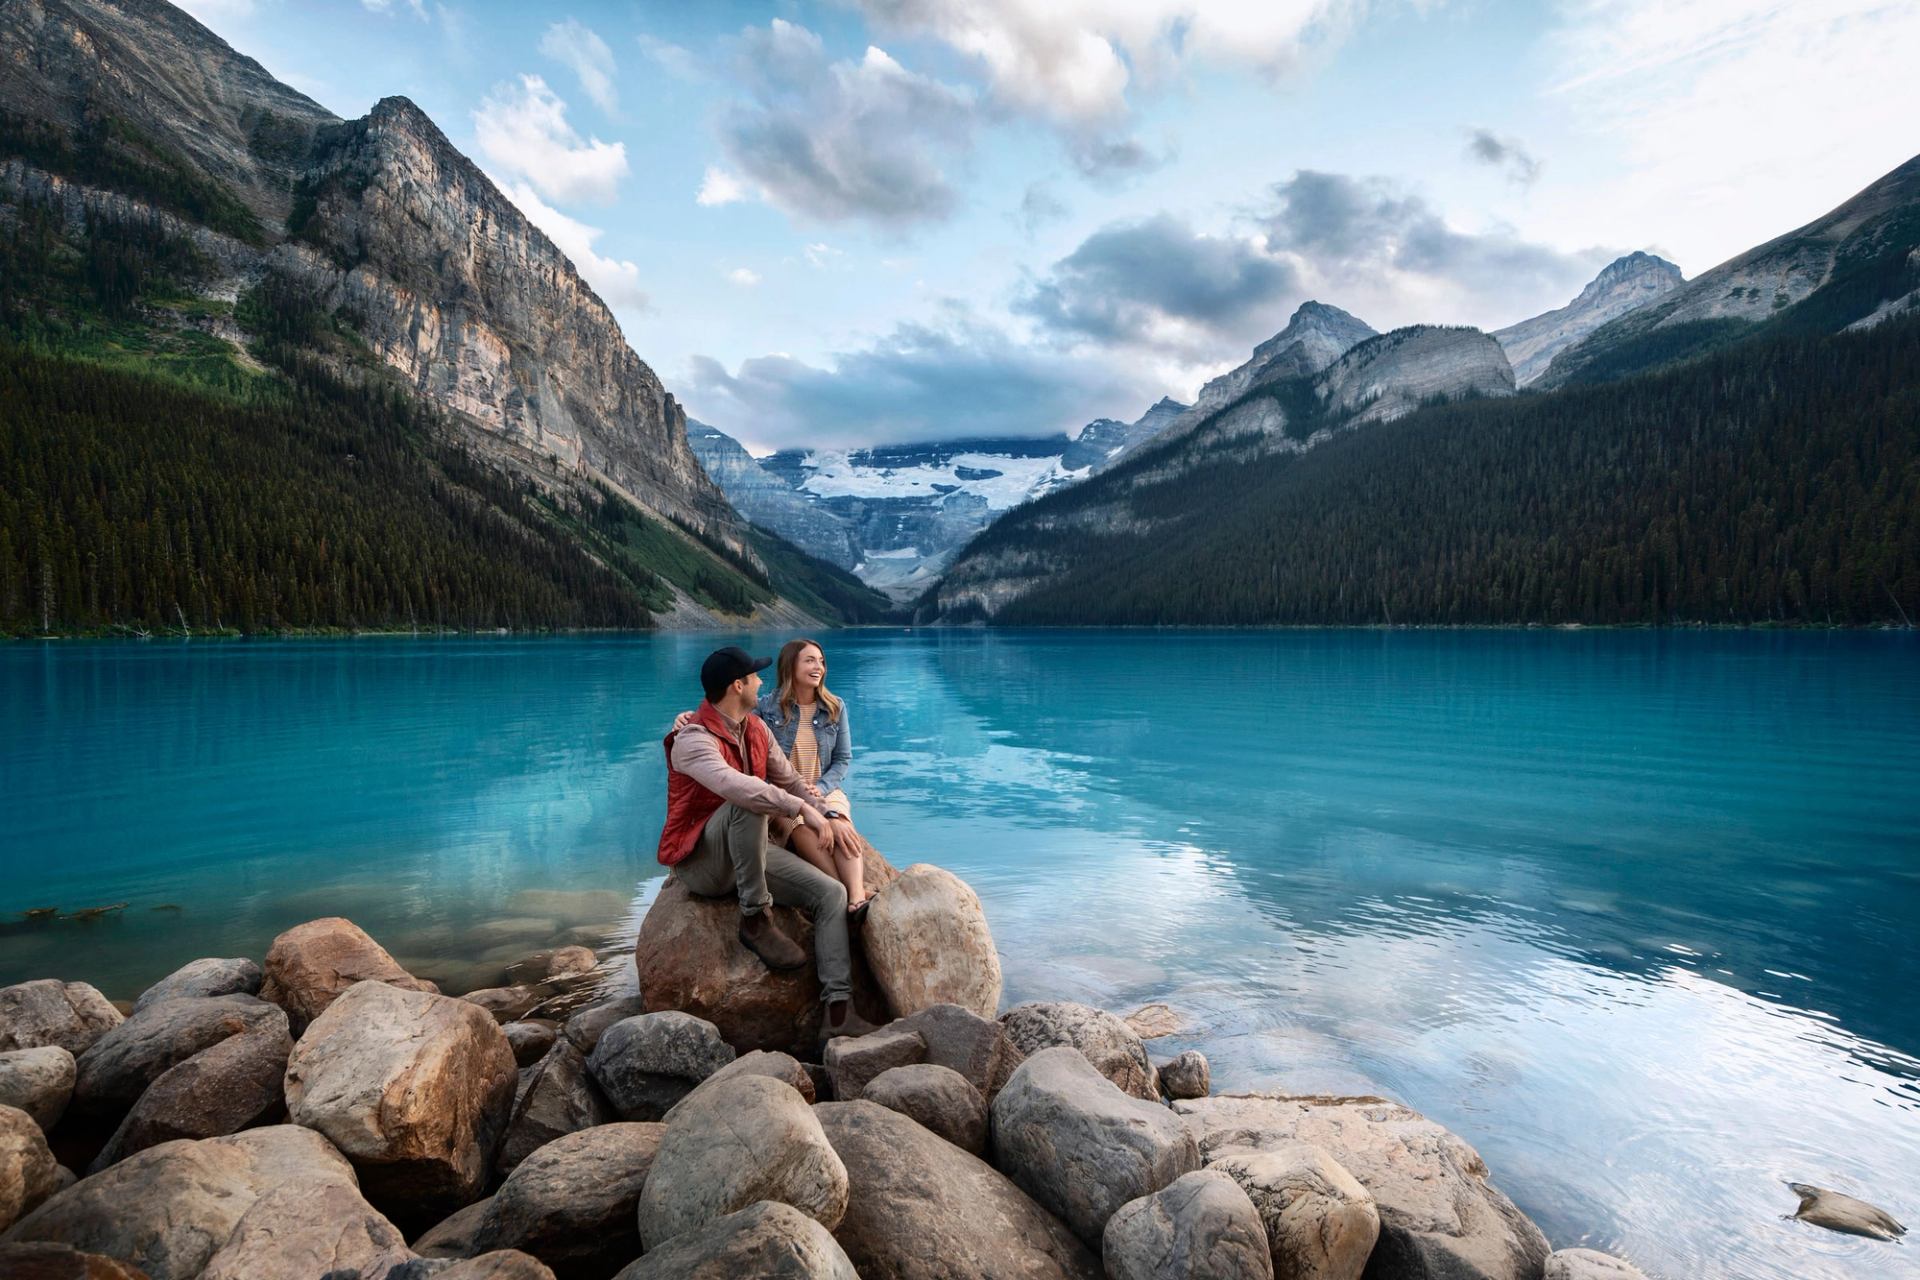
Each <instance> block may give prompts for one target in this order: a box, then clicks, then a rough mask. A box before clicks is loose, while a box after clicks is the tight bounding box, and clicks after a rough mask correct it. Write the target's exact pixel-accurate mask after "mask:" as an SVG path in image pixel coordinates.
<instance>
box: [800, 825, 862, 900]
mask: <svg viewBox="0 0 1920 1280" xmlns="http://www.w3.org/2000/svg"><path fill="white" fill-rule="evenodd" d="M850 830H852V824H851V823H848V824H847V825H846V826H845V827H844V828H843V829H842V830H841V831H840V832H838V833H837V835H838V838H837V839H835V840H834V842H833V863H834V874H835V875H837V876H839V877H840V883H841V884H843V885H845V886H846V887H847V909H848V910H849V911H851V910H852V909H853V908H854V907H857V906H859V905H860V904H861V903H862V902H864V901H866V897H867V887H866V886H867V864H866V860H865V859H864V858H862V857H861V856H860V844H861V842H860V838H859V836H858V835H855V837H854V838H853V839H851V840H849V839H847V838H846V832H847V831H850ZM809 834H811V832H809Z"/></svg>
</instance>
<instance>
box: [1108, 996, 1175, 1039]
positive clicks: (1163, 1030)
mask: <svg viewBox="0 0 1920 1280" xmlns="http://www.w3.org/2000/svg"><path fill="white" fill-rule="evenodd" d="M1121 1021H1122V1022H1124V1023H1126V1024H1127V1025H1128V1026H1129V1027H1131V1028H1133V1034H1135V1035H1137V1036H1139V1037H1140V1038H1141V1039H1142V1040H1158V1039H1159V1038H1160V1037H1162V1036H1170V1035H1173V1034H1174V1033H1175V1032H1177V1031H1179V1030H1180V1029H1181V1028H1182V1027H1184V1026H1186V1025H1187V1020H1186V1019H1185V1018H1183V1017H1181V1016H1180V1015H1179V1014H1177V1013H1175V1012H1174V1011H1173V1008H1172V1006H1170V1005H1165V1004H1161V1003H1159V1002H1158V1001H1155V1002H1154V1003H1153V1004H1143V1005H1141V1006H1140V1007H1139V1008H1138V1009H1135V1010H1134V1011H1133V1012H1132V1013H1130V1014H1128V1015H1127V1016H1126V1017H1124V1018H1122V1019H1121Z"/></svg>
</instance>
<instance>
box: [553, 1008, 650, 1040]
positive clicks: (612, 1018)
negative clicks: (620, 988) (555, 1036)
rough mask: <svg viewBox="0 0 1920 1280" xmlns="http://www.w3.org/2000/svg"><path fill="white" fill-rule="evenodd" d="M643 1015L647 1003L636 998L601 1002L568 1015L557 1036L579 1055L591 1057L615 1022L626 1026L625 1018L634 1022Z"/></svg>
mask: <svg viewBox="0 0 1920 1280" xmlns="http://www.w3.org/2000/svg"><path fill="white" fill-rule="evenodd" d="M646 1011H647V1004H646V1001H644V1000H642V999H641V998H640V997H639V996H621V997H619V998H618V999H615V1000H602V1001H600V1002H598V1003H597V1004H590V1005H588V1006H587V1007H586V1008H584V1009H579V1010H576V1011H575V1012H574V1013H572V1014H571V1015H569V1016H568V1018H567V1020H566V1022H565V1023H564V1024H562V1025H561V1028H560V1034H561V1035H563V1036H565V1037H566V1038H567V1040H568V1041H569V1042H570V1043H571V1044H572V1045H573V1047H574V1048H576V1049H578V1050H579V1051H580V1052H581V1053H592V1052H593V1051H594V1048H595V1047H596V1046H597V1045H598V1044H599V1043H600V1037H601V1036H603V1035H605V1034H606V1031H607V1028H608V1027H611V1026H612V1025H614V1024H615V1023H616V1022H625V1021H626V1020H627V1019H628V1018H637V1017H639V1016H640V1015H641V1014H643V1013H645V1012H646Z"/></svg>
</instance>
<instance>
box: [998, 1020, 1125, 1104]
mask: <svg viewBox="0 0 1920 1280" xmlns="http://www.w3.org/2000/svg"><path fill="white" fill-rule="evenodd" d="M1000 1025H1001V1026H1002V1027H1003V1028H1005V1030H1006V1033H1007V1038H1008V1039H1009V1040H1011V1041H1012V1042H1013V1044H1014V1046H1015V1047H1016V1048H1017V1049H1019V1050H1020V1051H1021V1052H1022V1053H1024V1054H1028V1055H1032V1054H1035V1053H1038V1052H1040V1051H1041V1050H1042V1049H1051V1048H1054V1047H1056V1046H1059V1045H1066V1046H1068V1047H1070V1048H1074V1049H1078V1050H1079V1051H1080V1056H1081V1057H1083V1058H1085V1059H1086V1060H1087V1061H1088V1062H1091V1063H1092V1064H1093V1068H1094V1070H1096V1071H1098V1072H1099V1073H1100V1074H1101V1075H1103V1076H1105V1077H1106V1078H1107V1079H1109V1080H1111V1081H1113V1082H1114V1084H1116V1085H1118V1086H1119V1087H1120V1089H1121V1091H1122V1092H1125V1093H1129V1094H1132V1095H1133V1096H1134V1097H1136V1098H1139V1099H1141V1100H1142V1101H1145V1102H1158V1101H1159V1100H1160V1078H1159V1075H1158V1074H1157V1073H1156V1072H1155V1071H1154V1069H1153V1063H1152V1062H1151V1061H1149V1060H1148V1058H1147V1047H1146V1046H1145V1045H1144V1044H1141V1043H1140V1037H1139V1036H1137V1035H1135V1034H1134V1033H1133V1030H1132V1028H1130V1027H1128V1026H1127V1024H1126V1023H1124V1022H1122V1021H1121V1020H1120V1019H1118V1018H1116V1017H1114V1016H1113V1015H1112V1014H1110V1013H1108V1012H1107V1011H1106V1010H1105V1009H1096V1008H1094V1007H1093V1006H1092V1005H1085V1004H1076V1003H1074V1002H1073V1001H1071V1000H1047V1001H1034V1002H1030V1003H1027V1004H1022V1005H1015V1006H1014V1007H1013V1008H1011V1009H1009V1010H1007V1011H1006V1013H1004V1014H1002V1015H1001V1017H1000Z"/></svg>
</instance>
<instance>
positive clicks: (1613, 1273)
mask: <svg viewBox="0 0 1920 1280" xmlns="http://www.w3.org/2000/svg"><path fill="white" fill-rule="evenodd" d="M1540 1280H1647V1274H1646V1272H1644V1271H1642V1270H1640V1268H1638V1267H1636V1266H1634V1265H1633V1264H1632V1263H1631V1262H1627V1261H1624V1260H1622V1259H1620V1258H1616V1257H1614V1256H1613V1255H1612V1254H1607V1253H1600V1252H1598V1251H1596V1250H1593V1249H1558V1250H1555V1251H1554V1252H1553V1253H1550V1254H1548V1255H1547V1266H1546V1270H1544V1271H1542V1272H1541V1273H1540Z"/></svg>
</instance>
